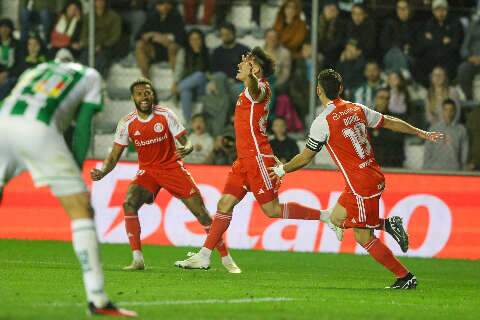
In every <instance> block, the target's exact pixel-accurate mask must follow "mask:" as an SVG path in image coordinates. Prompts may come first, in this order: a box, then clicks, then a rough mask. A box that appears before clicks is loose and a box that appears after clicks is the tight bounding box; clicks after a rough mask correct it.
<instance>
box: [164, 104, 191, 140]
mask: <svg viewBox="0 0 480 320" xmlns="http://www.w3.org/2000/svg"><path fill="white" fill-rule="evenodd" d="M167 121H168V129H169V130H170V133H171V134H172V135H173V136H174V137H175V139H178V138H180V137H181V136H183V135H184V134H186V133H187V130H185V127H184V126H183V125H182V124H181V123H180V121H178V118H177V116H176V115H175V113H173V112H172V111H170V110H168V111H167Z"/></svg>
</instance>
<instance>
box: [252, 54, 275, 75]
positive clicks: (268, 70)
mask: <svg viewBox="0 0 480 320" xmlns="http://www.w3.org/2000/svg"><path fill="white" fill-rule="evenodd" d="M249 55H251V56H253V57H254V58H255V61H256V62H257V63H258V64H259V65H260V67H261V68H262V72H263V76H264V77H270V76H271V75H272V74H273V72H274V68H275V62H273V59H272V57H270V56H269V55H268V54H267V53H266V52H265V51H263V49H262V48H260V47H255V48H253V49H252V51H250V52H249Z"/></svg>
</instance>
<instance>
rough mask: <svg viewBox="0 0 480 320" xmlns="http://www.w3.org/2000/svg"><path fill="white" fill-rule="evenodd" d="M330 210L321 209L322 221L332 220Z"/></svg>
mask: <svg viewBox="0 0 480 320" xmlns="http://www.w3.org/2000/svg"><path fill="white" fill-rule="evenodd" d="M330 213H331V212H330V210H329V209H326V210H320V221H322V222H325V223H328V222H330Z"/></svg>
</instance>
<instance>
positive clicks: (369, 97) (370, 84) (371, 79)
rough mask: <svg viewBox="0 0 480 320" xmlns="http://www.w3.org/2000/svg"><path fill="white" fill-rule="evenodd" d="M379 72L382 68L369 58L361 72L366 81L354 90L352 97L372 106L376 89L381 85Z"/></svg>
mask: <svg viewBox="0 0 480 320" xmlns="http://www.w3.org/2000/svg"><path fill="white" fill-rule="evenodd" d="M381 72H382V70H381V69H380V66H379V65H378V63H377V62H376V61H374V60H370V61H369V62H367V64H366V65H365V70H364V73H363V75H364V76H365V79H366V81H365V82H364V83H363V84H362V85H361V86H360V87H358V88H357V89H356V90H355V94H354V97H355V101H356V102H358V103H361V104H363V105H366V106H367V107H370V108H373V102H374V99H375V95H376V93H377V89H378V88H380V87H381V86H382V85H383V83H382V79H381V77H380V75H381Z"/></svg>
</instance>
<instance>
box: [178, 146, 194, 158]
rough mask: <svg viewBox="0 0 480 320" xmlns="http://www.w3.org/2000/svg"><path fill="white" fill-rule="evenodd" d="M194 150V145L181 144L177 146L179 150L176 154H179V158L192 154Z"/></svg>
mask: <svg viewBox="0 0 480 320" xmlns="http://www.w3.org/2000/svg"><path fill="white" fill-rule="evenodd" d="M192 151H193V147H188V148H187V147H185V146H180V147H178V148H177V152H175V154H176V155H177V157H178V158H184V157H185V156H187V155H188V154H190V153H191V152H192Z"/></svg>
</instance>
